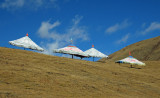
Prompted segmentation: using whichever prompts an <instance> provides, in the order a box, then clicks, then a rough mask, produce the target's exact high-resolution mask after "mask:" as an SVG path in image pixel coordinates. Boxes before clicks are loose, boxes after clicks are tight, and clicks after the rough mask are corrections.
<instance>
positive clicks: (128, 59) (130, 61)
mask: <svg viewBox="0 0 160 98" xmlns="http://www.w3.org/2000/svg"><path fill="white" fill-rule="evenodd" d="M116 63H127V64H131V65H142V66H145V63H143V62H141V61H139V60H137V59H136V58H133V57H132V56H129V57H126V58H124V59H122V60H118V61H116Z"/></svg>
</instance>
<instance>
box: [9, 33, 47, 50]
mask: <svg viewBox="0 0 160 98" xmlns="http://www.w3.org/2000/svg"><path fill="white" fill-rule="evenodd" d="M9 43H10V44H11V45H14V46H18V47H24V48H29V49H32V50H38V51H44V49H43V48H41V47H39V46H38V45H37V44H36V43H34V42H33V41H32V40H31V39H30V38H29V37H28V34H27V35H26V36H25V37H22V38H20V39H17V40H13V41H9Z"/></svg>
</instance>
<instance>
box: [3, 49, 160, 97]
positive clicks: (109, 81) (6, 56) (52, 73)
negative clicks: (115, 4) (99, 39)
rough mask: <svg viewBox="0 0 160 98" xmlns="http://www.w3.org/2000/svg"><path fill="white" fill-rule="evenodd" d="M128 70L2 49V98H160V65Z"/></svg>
mask: <svg viewBox="0 0 160 98" xmlns="http://www.w3.org/2000/svg"><path fill="white" fill-rule="evenodd" d="M145 63H146V64H147V66H146V67H142V68H140V67H138V66H134V67H135V68H129V65H123V64H122V65H118V64H115V63H114V62H106V63H101V62H90V61H83V60H75V59H69V58H63V57H55V56H48V55H44V54H39V53H35V52H30V51H24V50H18V49H9V48H2V47H0V98H1V97H2V98H71V97H74V98H79V97H81V98H160V61H146V62H145Z"/></svg>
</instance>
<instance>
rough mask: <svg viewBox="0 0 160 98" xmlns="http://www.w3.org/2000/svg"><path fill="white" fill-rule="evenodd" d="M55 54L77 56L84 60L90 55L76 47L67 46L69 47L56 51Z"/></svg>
mask: <svg viewBox="0 0 160 98" xmlns="http://www.w3.org/2000/svg"><path fill="white" fill-rule="evenodd" d="M53 52H55V53H64V54H70V55H75V56H78V57H82V58H83V57H88V55H86V54H85V53H84V52H83V51H82V50H80V49H79V48H77V47H76V46H67V47H64V48H60V49H54V50H53Z"/></svg>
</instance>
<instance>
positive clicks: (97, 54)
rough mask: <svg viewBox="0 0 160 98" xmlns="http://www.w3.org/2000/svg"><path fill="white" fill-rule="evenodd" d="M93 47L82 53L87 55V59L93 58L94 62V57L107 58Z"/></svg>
mask: <svg viewBox="0 0 160 98" xmlns="http://www.w3.org/2000/svg"><path fill="white" fill-rule="evenodd" d="M93 47H94V46H93V45H92V48H91V49H88V50H86V51H85V52H84V53H85V54H87V55H89V57H93V61H94V57H98V58H108V56H107V55H105V54H103V53H101V52H100V51H98V50H96V49H95V48H93Z"/></svg>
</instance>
